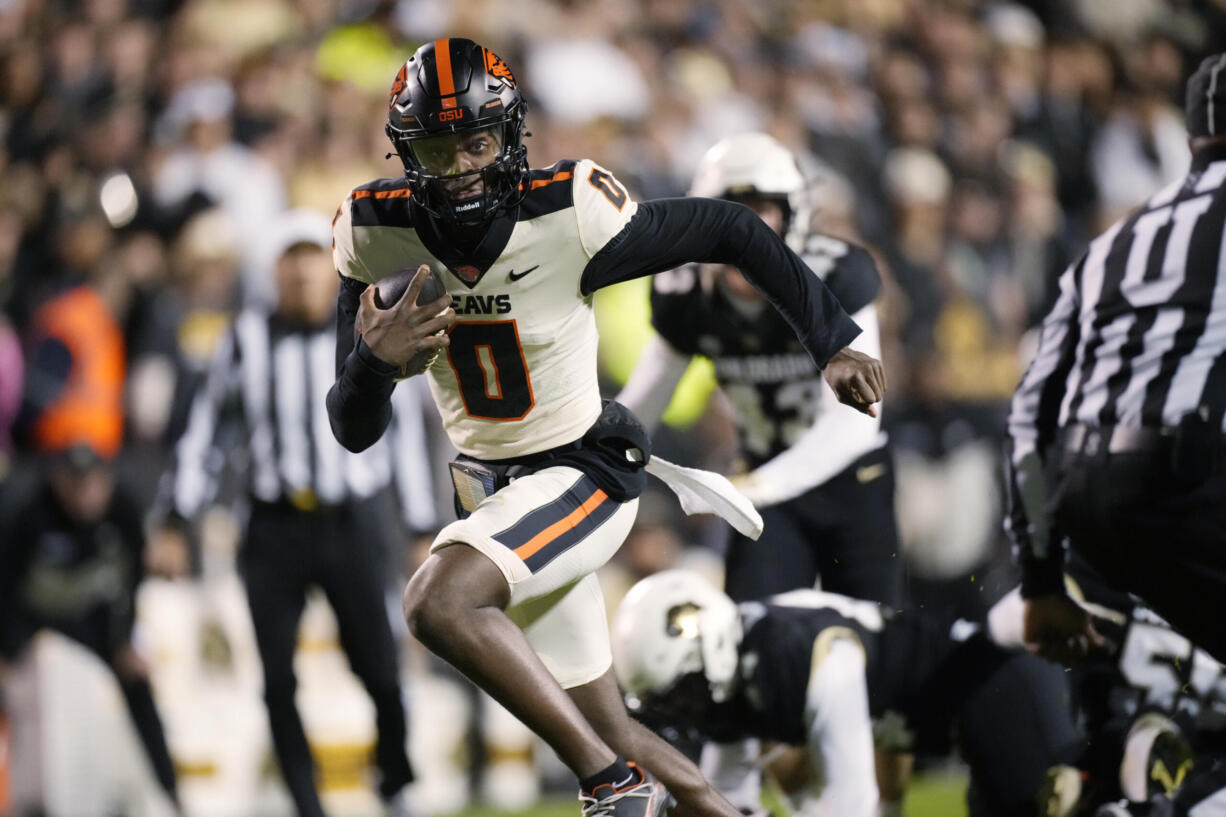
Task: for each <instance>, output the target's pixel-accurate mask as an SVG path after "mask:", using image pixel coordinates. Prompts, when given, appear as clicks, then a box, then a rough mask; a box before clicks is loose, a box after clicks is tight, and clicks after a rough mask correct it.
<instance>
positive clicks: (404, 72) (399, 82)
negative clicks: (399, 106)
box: [387, 63, 409, 108]
mask: <svg viewBox="0 0 1226 817" xmlns="http://www.w3.org/2000/svg"><path fill="white" fill-rule="evenodd" d="M408 68H409V66H408V64H407V63H406V64H404V65H402V66H400V71H398V72H397V74H396V79H394V80H392V92H391V94H389V95H388V98H387V106H388V107H389V108H390V107H391V106H392V105H395V104H396V97H398V96H400V92H401V91H403V90H404V86H405V83H406V82H407V81H408V78H409V72H408Z"/></svg>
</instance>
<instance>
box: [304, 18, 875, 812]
mask: <svg viewBox="0 0 1226 817" xmlns="http://www.w3.org/2000/svg"><path fill="white" fill-rule="evenodd" d="M388 102H389V104H388V125H387V133H388V136H389V137H390V139H391V142H392V145H393V147H394V149H395V151H396V153H397V155H398V156H399V157H400V159H401V162H402V163H403V165H404V171H405V174H404V177H402V178H399V179H380V180H376V181H374V182H371V183H368V184H364V185H361V186H360V187H358V188H356V189H355V190H354V191H353V192H352V193H351V194H350V195H349V197H347V198H346V200H345V202H344V203H343V204H342V206H341V209H340V211H339V212H338V213H337V217H336V221H335V223H334V226H333V239H334V249H333V259H334V262H335V264H336V267H337V269H338V270H339V271H340V273H341V276H342V281H341V287H340V294H339V296H338V302H337V307H338V308H337V311H338V317H339V320H338V326H337V360H338V364H339V365H338V372H337V381H336V383H335V385H334V386H333V388H332V389H331V390H330V392H329V394H328V400H327V408H328V416H329V419H330V421H331V425H332V430H333V433H334V434H335V435H336V437H337V439H339V440H340V441H341V442H342V443H343V444H344V445H345V446H346V447H347V448H350V449H351V450H360V449H362V448H364V447H366V446H368V445H370V444H371V443H372V442H374V441H375V440H377V439H378V438H379V436H380V435H381V434H382V433H383V430H384V428H385V427H386V425H387V422H388V417H389V415H390V405H389V398H390V395H391V392H392V390H393V388H394V387H395V383H396V378H397V377H398V376H403V375H404V374H405V373H406V371H405V366H406V364H408V363H409V362H410V361H411V360H414V359H415V358H417V357H418V355H419V354H420V353H426V354H423V355H422V359H429V360H430V363H429V364H428V365H427V366H426V368H425V373H426V376H427V378H428V380H429V383H430V388H431V392H432V394H433V396H434V400H435V403H436V405H437V407H438V409H439V412H440V414H441V416H442V419H443V425H444V428H445V430H446V431H447V433H448V435H449V437H450V439H451V441H452V443H453V444H454V445H455V446H456V448H458V449H459V450H460V452H461V455H462V456H461V457H460V459H459V460H458V461H457V462H455V463H453V464H452V471H453V477H454V479H455V483H456V489H457V495H458V497H459V499H460V504H461V507H463V508H464V510H465V512H466V514H467V516H466V517H465V518H463V519H460V520H458V521H456V522H454V523H452V524H451V525H448V526H447V527H446V528H444V529H443V530H442V531H440V533H439V535H438V536H437V537H436V539H435V541H434V543H433V545H432V546H431V553H430V556H429V557H428V558H427V559H426V561H425V562H424V563H423V565H422V566H421V568H419V569H418V571H417V572H416V574H415V575H414V576H413V579H412V580H411V581H410V583H409V585H408V587H407V588H406V590H405V597H404V606H405V614H406V618H407V620H408V623H409V626H410V628H411V629H412V631H413V632H414V634H415V635H416V636H417V637H418V638H419V639H420V640H421V641H422V642H423V643H425V644H426V646H428V647H429V648H430V649H431V650H433V651H434V652H436V653H438V654H439V655H440V656H442V657H443V658H444V659H446V660H447V661H449V662H451V663H452V664H454V665H455V666H456V667H458V668H459V669H460V670H461V671H462V672H464V673H465V675H467V676H468V677H469V678H470V679H472V680H473V681H474V682H475V683H477V684H478V685H480V686H481V687H482V688H483V689H485V690H486V691H487V692H489V693H490V694H491V695H492V696H493V697H494V698H495V699H497V700H498V701H499V702H500V703H502V704H503V705H505V706H506V707H507V709H508V710H510V711H511V712H512V713H513V714H514V715H515V716H516V717H518V718H519V719H520V720H522V721H524V722H525V723H526V724H528V726H529V727H531V728H532V729H533V730H534V731H535V732H536V733H537V734H538V735H540V736H541V738H542V739H544V740H545V741H546V742H548V743H549V744H550V745H551V746H552V747H553V748H554V750H556V751H557V753H558V755H559V757H560V758H562V760H563V761H564V762H565V763H566V764H567V765H568V766H569V767H570V768H571V769H572V770H573V771H574V772H575V774H576V775H577V776H578V777H579V780H580V787H581V791H582V792H583V794H582V802H583V804H584V805H583V810H584V813H585V814H587V815H591V816H592V817H595V815H603V816H604V817H613V815H616V817H630V815H635V816H636V817H637V816H639V815H644V814H646V815H652V817H654V815H657V814H659V813H661V812H663V810H664V808H665V806H666V801H667V798H666V797H665V796H664V793H663V792H662V787H661V786H660V785H659V782H657V781H656V780H653V779H651V778H650V777H649V776H647V775H645V774H644V772H643V771H641V770H639V769H636V768H634V767H633V766H632V765H631V764H630V763H628V762H627V761H641V762H642V764H643V766H644V767H646V769H647V770H648V771H650V772H652V773H654V774H655V775H657V776H658V777H659V779H660V781H662V782H663V783H664V784H665V785H666V786H667V787H668V792H669V793H671V795H672V796H674V797H675V798H676V799H677V801H678V802H679V804H680V805H681V807H682V808H683V809H684V810H685V811H686V812H688V813H690V814H702V815H727V816H728V817H731V816H732V815H735V813H736V812H735V809H733V808H732V806H731V805H730V804H729V803H728V802H727V801H726V800H725V799H723V798H721V797H720V796H719V795H718V793H717V792H716V791H715V790H714V789H712V787H711V786H710V785H709V784H708V783H707V782H706V781H705V780H704V779H703V778H702V775H701V774H700V773H699V772H698V769H697V768H695V767H694V766H693V764H691V763H689V762H688V761H686V760H685V758H684V757H682V756H681V755H679V754H678V753H676V752H675V751H673V750H671V749H670V748H669V747H668V746H667V744H665V743H664V742H663V741H661V740H659V739H658V738H657V737H655V736H654V735H652V734H651V733H650V732H648V731H647V730H645V729H642V728H641V727H638V726H636V725H635V724H634V723H633V722H632V721H631V719H630V718H629V716H628V715H627V714H626V711H625V707H624V705H623V703H622V700H621V697H620V695H619V694H618V691H617V682H616V680H615V679H614V678H613V674H612V672H611V670H610V666H611V663H612V657H611V654H610V647H609V640H608V627H607V623H606V621H605V615H604V601H603V599H602V598H601V595H600V590H599V583H598V582H597V581H596V579H595V576H594V571H595V570H596V569H597V568H598V567H600V566H601V565H602V564H604V562H605V561H607V560H608V559H609V557H610V556H611V555H612V554H613V553H614V552H615V551H616V550H617V548H618V547H619V546H620V545H621V542H622V541H623V539H624V538H625V536H626V534H627V533H628V531H629V529H630V526H631V524H632V523H633V520H634V514H635V511H636V508H637V498H638V496H639V494H640V493H641V491H642V490H643V483H644V482H645V480H646V477H645V476H644V474H643V469H644V468H645V467H647V468H656V469H657V470H658V468H659V465H660V464H659V463H654V464H648V460H649V459H650V453H651V446H650V440H649V439H648V437H647V434H646V433H645V432H644V431H643V428H642V424H641V423H639V422H637V421H636V420H635V419H634V417H633V416H632V415H630V414H629V413H628V412H626V411H625V409H624V408H623V407H621V406H618V405H617V404H615V403H611V404H609V405H607V406H602V403H601V399H600V390H599V384H598V382H597V372H596V346H597V340H598V337H597V333H596V324H595V319H594V316H593V313H592V303H591V302H592V294H593V293H594V292H595V291H596V290H597V289H600V288H602V287H605V286H609V285H611V284H615V283H618V282H620V281H625V280H629V279H631V278H637V277H641V276H644V275H649V274H653V273H656V272H659V271H662V270H666V269H671V268H673V267H676V266H678V265H680V264H684V263H687V262H690V261H694V260H703V261H712V262H718V263H726V264H735V265H736V266H737V267H738V268H740V269H741V270H743V271H744V272H745V274H746V276H747V277H749V278H750V279H751V280H752V281H753V282H754V284H755V286H760V287H761V288H762V291H763V292H764V294H765V295H766V296H767V299H768V300H769V302H770V303H771V304H772V305H773V306H774V307H775V308H776V309H778V310H780V311H781V312H782V313H783V314H784V315H785V316H786V319H787V323H788V325H789V326H791V327H792V330H793V331H794V333H795V334H796V335H797V336H798V337H799V338H800V339H801V344H802V346H803V349H804V351H805V353H807V354H808V355H809V356H810V357H811V358H812V359H813V361H814V362H815V364H816V365H817V366H818V367H819V368H821V369H822V370H823V375H824V377H825V379H826V382H827V383H828V384H829V385H830V387H831V388H832V389H833V391H834V392H835V393H836V394H837V395H838V396H839V398H840V400H842V401H844V402H846V403H848V404H849V405H852V406H854V407H856V408H858V409H859V410H860V411H865V412H868V411H872V410H873V409H872V408H871V406H872V404H874V403H876V402H878V401H879V400H880V399H881V396H882V394H883V392H884V388H885V385H884V375H883V373H882V370H881V364H880V363H879V362H878V361H877V360H875V359H874V358H871V357H869V356H868V355H864V354H862V353H861V352H858V351H856V350H854V349H848V348H846V347H847V344H849V343H850V342H851V341H852V340H853V339H854V338H855V337H856V336H857V335H858V334H860V328H859V327H858V326H856V324H855V322H854V321H852V320H851V318H850V317H849V316H848V315H847V313H846V312H845V311H844V310H843V308H842V307H841V306H840V305H839V303H838V300H837V299H836V298H835V297H834V296H833V295H832V294H831V292H830V290H829V289H828V288H826V287H825V286H824V285H823V284H822V282H821V280H820V279H819V278H818V277H817V276H815V275H813V274H812V273H811V272H810V271H809V270H808V269H807V268H806V267H805V265H804V263H803V262H802V261H801V260H800V258H798V257H797V256H796V254H795V253H793V252H791V251H790V250H789V249H788V247H787V246H786V245H785V244H784V243H783V241H781V240H780V238H779V236H778V235H776V234H775V233H774V232H773V231H771V230H770V229H768V228H766V227H765V226H764V225H763V224H762V223H761V221H760V220H759V219H758V218H756V217H755V216H754V214H753V213H752V212H751V211H749V210H747V209H746V208H744V207H740V206H738V205H735V204H731V203H729V202H723V201H715V200H711V199H697V198H692V199H670V200H664V201H649V202H643V203H639V202H636V201H634V200H633V199H632V198H631V197H630V195H629V193H628V192H627V191H626V190H625V188H623V187H622V186H621V184H620V183H619V182H618V181H617V179H616V178H615V177H614V176H613V174H611V173H609V172H608V171H607V170H605V169H604V168H601V167H600V166H598V165H596V164H595V163H594V162H592V161H591V160H588V159H582V160H578V161H562V162H558V163H557V164H555V165H554V166H553V167H552V168H549V169H548V170H543V171H542V170H537V171H530V170H529V169H528V163H527V150H526V148H525V147H524V146H523V144H522V139H523V135H524V125H525V120H524V116H525V107H524V102H523V98H522V96H521V94H520V90H519V84H518V81H517V79H516V77H515V75H514V73H513V72H512V71H511V69H510V68H509V67H508V66H507V65H506V63H505V62H503V61H502V60H501V59H500V58H499V57H498V56H497V55H496V54H495V53H494V52H492V51H490V50H489V49H486V48H482V47H481V46H479V45H477V44H476V43H473V42H472V41H470V40H464V39H459V38H454V39H440V40H436V41H434V42H431V43H427V44H426V45H424V46H423V47H422V48H420V49H418V51H417V52H416V53H415V54H414V55H413V56H412V57H410V58H409V60H408V61H407V62H406V63H405V64H404V66H403V67H402V68H401V70H400V72H399V73H398V74H397V76H396V79H395V81H394V83H393V85H392V88H391V93H390V94H389V99H388ZM419 265H420V266H419ZM405 267H417V268H418V274H417V278H416V279H415V280H414V282H413V283H412V284H411V285H410V286H409V288H408V290H407V291H406V292H405V294H404V296H403V297H402V298H401V299H400V300H399V301H398V302H397V303H396V304H394V305H393V306H391V307H390V308H388V309H380V308H379V307H378V306H377V305H376V303H375V298H374V290H373V289H372V288H371V287H370V285H371V284H373V283H375V282H376V281H378V280H379V279H381V278H383V277H385V276H388V275H390V274H392V273H394V272H396V271H398V270H401V269H404V268H405ZM429 273H433V274H435V275H438V276H439V278H440V280H441V281H442V282H443V284H444V288H445V289H446V291H447V296H446V297H443V298H439V299H437V300H436V301H434V302H432V303H428V304H422V305H418V304H417V297H418V295H419V293H420V292H421V289H422V286H423V285H424V283H425V281H426V280H427V277H428V274H429ZM355 325H356V326H359V327H361V335H360V338H358V339H355V334H354V327H355ZM444 331H448V334H443V332H444ZM432 351H438V352H439V354H437V355H435V356H434V357H433V358H431V356H430V355H429V354H428V353H429V352H432ZM414 368H416V366H415V367H414ZM407 373H408V374H416V373H417V372H416V371H409V372H407ZM512 476H514V479H513V480H512V479H511V477H512ZM711 476H712V478H713V480H714V482H713V484H720V485H722V486H723V487H727V486H726V481H723V480H720V479H718V478H716V477H715V475H711ZM721 496H722V497H723V498H724V499H726V500H727V501H728V502H729V503H730V504H734V505H735V504H737V502H738V501H740V502H743V501H744V497H739V496H737V495H735V494H734V493H733V492H730V491H724V492H723V493H722V494H721ZM750 510H751V511H752V508H751V509H750ZM754 518H755V519H756V520H757V521H758V522H760V521H761V520H760V519H757V516H756V514H755V515H754Z"/></svg>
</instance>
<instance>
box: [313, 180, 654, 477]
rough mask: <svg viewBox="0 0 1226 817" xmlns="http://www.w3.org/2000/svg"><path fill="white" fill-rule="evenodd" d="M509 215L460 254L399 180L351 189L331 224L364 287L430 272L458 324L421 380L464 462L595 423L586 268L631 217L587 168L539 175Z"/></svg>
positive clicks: (343, 264) (517, 451)
mask: <svg viewBox="0 0 1226 817" xmlns="http://www.w3.org/2000/svg"><path fill="white" fill-rule="evenodd" d="M527 184H528V185H529V190H528V191H527V194H526V196H525V198H524V200H523V202H522V203H521V204H520V206H519V208H518V213H517V215H516V218H515V219H514V220H512V219H510V218H500V219H495V220H494V221H493V222H492V223H491V226H490V228H489V230H488V232H487V234H486V236H485V237H484V239H483V240H482V242H481V243H480V244H479V245H478V246H477V247H476V249H475V250H474V251H473V252H472V253H470V254H468V255H467V256H465V255H461V254H460V253H459V252H458V251H457V250H456V249H455V248H454V247H453V246H451V245H450V244H449V243H448V242H447V240H446V239H444V238H442V237H441V236H440V235H439V234H438V232H437V230H436V228H435V227H434V224H433V222H431V221H429V220H424V219H423V220H421V221H422V223H415V222H414V217H413V210H414V208H411V207H410V206H409V188H408V185H407V182H406V181H405V180H404V179H381V180H378V181H375V182H371V183H369V184H365V185H362V186H361V187H358V188H357V189H355V190H354V191H353V192H352V193H350V195H349V196H348V197H346V199H345V201H344V203H343V204H342V205H341V208H340V210H339V211H338V213H337V216H336V220H335V223H334V225H333V260H334V262H335V264H336V268H337V270H338V271H339V272H340V274H341V275H343V276H345V277H347V278H352V279H355V280H357V281H360V282H364V283H373V282H375V281H378V280H379V279H381V278H384V277H386V276H389V275H392V274H394V273H396V272H399V271H400V270H403V269H405V268H410V269H412V268H416V267H417V266H418V265H420V264H429V265H430V267H432V268H433V269H434V270H435V271H436V272H437V273H439V274H440V276H441V277H442V280H443V281H444V282H445V284H446V286H447V291H448V292H449V293H450V294H451V302H452V306H453V308H454V309H455V311H456V315H457V320H456V323H455V326H454V327H453V329H452V332H451V345H450V346H449V347H448V349H447V350H446V354H443V355H439V357H438V358H437V359H436V360H435V362H434V365H433V366H431V367H430V369H429V370H428V372H427V376H428V377H429V382H430V390H431V392H432V393H433V396H434V400H435V403H436V404H437V405H438V409H439V413H440V414H441V416H442V419H443V424H444V427H445V428H446V429H447V434H448V435H449V436H450V438H451V442H452V444H454V445H455V447H456V448H457V449H459V450H460V451H461V452H462V453H464V454H467V455H469V456H472V457H477V458H479V459H506V458H508V457H516V456H522V455H525V454H532V453H536V452H539V451H545V450H548V449H550V448H555V447H557V446H559V445H563V444H565V443H569V442H571V441H573V440H576V439H578V438H579V437H581V436H582V435H583V433H584V432H585V431H586V430H587V429H588V428H589V427H590V426H591V425H592V423H593V422H595V420H596V418H597V417H598V416H599V414H600V409H601V402H600V391H599V387H598V385H597V363H596V347H597V340H598V338H597V333H596V321H595V318H594V315H593V312H592V299H591V295H587V296H585V295H583V293H582V292H581V291H580V286H579V282H580V277H581V275H582V273H583V270H584V268H585V267H586V266H587V264H588V262H589V261H590V260H591V258H592V256H594V255H595V254H596V253H597V252H599V251H600V250H601V249H602V248H603V247H604V246H605V245H606V244H607V243H608V242H609V240H610V239H611V238H613V237H614V236H615V235H617V234H618V233H619V232H621V231H622V229H623V228H624V227H625V226H626V224H627V223H628V222H629V221H630V218H631V217H632V216H633V215H634V213H635V210H636V209H637V206H638V205H637V204H636V203H635V202H634V201H633V200H632V199H631V198H630V196H629V195H628V194H627V193H626V190H625V188H623V187H622V186H621V185H620V184H619V183H618V182H617V180H616V179H614V178H613V175H612V174H611V173H609V172H608V171H607V170H605V169H603V168H601V167H600V166H599V165H597V164H595V163H594V162H592V161H590V160H587V159H584V160H581V161H562V162H558V163H557V164H555V165H554V166H553V167H551V168H547V169H544V170H534V171H532V172H531V174H530V177H529V180H528V182H527Z"/></svg>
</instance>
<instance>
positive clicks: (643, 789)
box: [579, 763, 673, 817]
mask: <svg viewBox="0 0 1226 817" xmlns="http://www.w3.org/2000/svg"><path fill="white" fill-rule="evenodd" d="M626 765H627V766H629V767H630V771H631V772H633V774H632V775H631V776H630V778H629V779H628V780H626V781H625V782H623V783H622V784H621V785H614V784H609V783H606V784H604V785H600V786H597V787H596V788H595V789H593V790H592V791H590V792H585V791H581V792H579V802H580V803H581V804H582V806H583V817H662V816H663V814H664V812H665V811H666V810H667V809H668V808H669V807H670V806H672V804H673V799H672V797H671V796H670V795H669V793H668V790H667V789H666V788H664V784H663V783H661V782H660V781H659V780H656V779H655V778H654V777H652V776H651V775H649V774H647V772H645V771H643V770H642V769H640V768H639V767H638V766H637V765H636V764H634V763H627V764H626Z"/></svg>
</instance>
